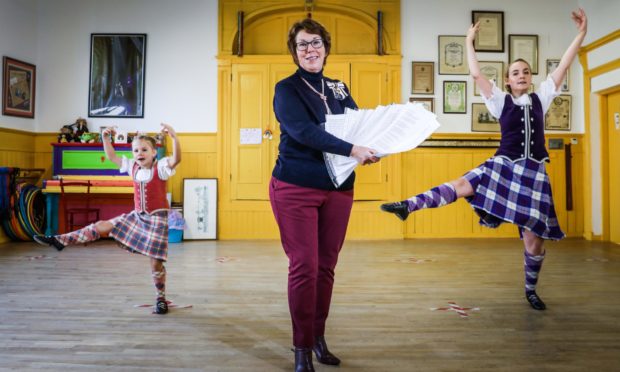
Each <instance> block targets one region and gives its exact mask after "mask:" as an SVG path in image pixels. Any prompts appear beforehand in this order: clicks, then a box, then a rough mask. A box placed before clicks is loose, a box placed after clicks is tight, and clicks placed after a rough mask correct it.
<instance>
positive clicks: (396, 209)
mask: <svg viewBox="0 0 620 372" xmlns="http://www.w3.org/2000/svg"><path fill="white" fill-rule="evenodd" d="M381 210H382V211H384V212H389V213H394V214H395V215H396V217H398V218H400V219H401V220H402V221H404V220H406V219H407V216H409V207H408V206H407V203H406V202H404V201H400V202H396V203H385V204H381Z"/></svg>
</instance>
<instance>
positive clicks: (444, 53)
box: [438, 35, 469, 75]
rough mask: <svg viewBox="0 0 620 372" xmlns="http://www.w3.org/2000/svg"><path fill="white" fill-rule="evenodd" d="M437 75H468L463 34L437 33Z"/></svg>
mask: <svg viewBox="0 0 620 372" xmlns="http://www.w3.org/2000/svg"><path fill="white" fill-rule="evenodd" d="M438 44H439V48H438V50H439V58H438V61H439V75H468V74H469V65H468V64H467V49H466V48H465V36H459V35H439V36H438Z"/></svg>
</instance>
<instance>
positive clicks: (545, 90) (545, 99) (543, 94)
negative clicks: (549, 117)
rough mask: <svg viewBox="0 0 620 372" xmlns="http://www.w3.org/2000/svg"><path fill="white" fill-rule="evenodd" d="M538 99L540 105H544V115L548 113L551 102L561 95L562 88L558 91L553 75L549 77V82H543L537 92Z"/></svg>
mask: <svg viewBox="0 0 620 372" xmlns="http://www.w3.org/2000/svg"><path fill="white" fill-rule="evenodd" d="M536 94H537V95H538V98H539V99H540V104H541V105H542V109H543V113H546V112H547V110H548V109H549V106H550V105H551V101H553V99H554V98H555V97H557V96H559V95H560V88H558V89H556V87H555V81H553V78H552V77H551V75H549V76H547V80H545V81H543V82H542V83H541V84H540V86H539V87H538V90H537V91H536Z"/></svg>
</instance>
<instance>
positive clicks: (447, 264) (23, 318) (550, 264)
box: [0, 239, 620, 372]
mask: <svg viewBox="0 0 620 372" xmlns="http://www.w3.org/2000/svg"><path fill="white" fill-rule="evenodd" d="M546 247H547V250H548V251H547V260H546V261H545V264H544V266H543V271H542V274H541V279H540V282H539V290H538V292H539V294H540V296H541V298H542V299H543V300H544V301H545V302H546V303H547V307H548V309H547V310H546V311H543V312H539V311H535V310H533V309H531V308H530V306H529V305H528V304H527V302H526V301H525V299H524V298H523V268H522V262H523V248H522V245H521V243H520V242H519V240H518V239H505V240H504V239H480V240H478V239H475V240H467V239H434V240H405V241H347V242H346V243H345V247H344V249H343V251H342V254H341V256H340V262H339V264H338V268H337V271H336V286H335V289H334V296H333V301H332V311H331V316H330V318H329V321H328V329H327V333H326V339H327V341H328V344H329V345H330V349H331V350H332V352H334V354H336V355H338V356H339V357H340V358H341V359H342V360H343V363H342V365H341V366H340V368H334V367H328V366H323V365H319V364H318V363H316V362H315V368H316V370H317V371H339V372H344V371H377V372H383V371H563V372H564V371H592V372H593V371H612V370H616V371H617V370H620V246H617V245H613V244H608V243H599V242H588V241H584V240H574V239H567V240H564V241H561V242H558V243H548V244H547V245H546ZM167 271H168V285H167V295H168V299H169V300H171V301H172V302H173V304H174V305H176V306H177V307H173V308H171V310H170V313H169V314H168V315H165V316H159V315H153V314H151V309H150V308H148V307H138V305H143V304H144V305H147V304H148V305H151V304H152V302H153V300H154V297H155V290H154V287H153V285H152V282H151V275H150V269H149V262H148V259H146V258H145V257H142V256H139V255H135V254H130V253H126V252H125V251H123V250H121V249H118V248H117V247H116V245H115V243H114V242H112V241H110V240H106V241H100V242H97V243H94V244H91V245H88V246H86V247H85V246H78V247H69V248H66V249H65V251H63V252H60V253H59V252H56V251H55V250H54V249H52V248H47V247H41V246H38V245H36V244H34V243H19V244H14V243H11V244H4V245H0V370H13V369H14V370H20V371H32V370H44V371H98V370H102V371H147V370H148V371H292V369H293V353H292V352H291V351H290V349H291V330H290V328H291V327H290V319H289V314H288V305H287V300H286V278H287V260H286V257H285V255H284V253H283V252H282V250H281V248H280V243H279V242H278V241H191V242H184V243H181V244H172V245H171V246H170V257H169V262H168V264H167Z"/></svg>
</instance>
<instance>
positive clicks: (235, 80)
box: [226, 56, 400, 201]
mask: <svg viewBox="0 0 620 372" xmlns="http://www.w3.org/2000/svg"><path fill="white" fill-rule="evenodd" d="M330 59H332V57H331V56H330ZM285 60H286V61H284V60H283V61H282V62H279V61H274V62H261V63H245V61H244V63H233V64H232V66H231V85H232V86H231V90H230V91H231V101H230V102H231V117H230V119H231V120H230V123H231V125H230V128H229V130H226V132H227V133H228V135H229V138H230V141H229V142H228V143H229V144H230V145H229V146H230V148H229V150H230V187H231V195H230V197H231V199H232V200H238V201H242V200H248V201H250V200H268V198H269V196H268V183H269V179H270V177H271V171H272V169H273V167H274V165H275V162H276V159H277V156H278V144H279V138H280V128H279V124H278V122H277V121H276V118H275V115H274V113H273V95H274V87H275V85H276V83H277V82H278V81H280V80H282V79H284V78H286V77H288V76H290V75H291V74H293V73H294V72H295V71H296V69H297V66H296V65H294V64H293V63H292V62H291V61H290V57H287V58H286V59H285ZM324 75H325V76H327V77H330V78H332V79H338V80H341V81H343V82H344V83H346V84H347V86H348V87H349V89H350V91H351V94H352V96H353V98H354V99H355V101H356V102H357V104H358V106H359V107H360V108H374V107H376V106H377V105H379V104H389V103H392V102H393V100H394V98H395V97H393V96H394V94H393V93H394V91H393V90H392V89H390V87H391V86H392V84H391V82H392V80H393V79H394V78H395V77H394V76H392V74H391V69H390V67H389V66H388V65H387V64H382V63H373V62H340V61H331V60H330V61H329V62H328V63H327V65H326V67H325V71H324ZM398 83H399V84H400V81H398ZM397 160H398V158H397V157H394V158H393V159H386V160H385V161H381V162H379V163H377V164H374V165H372V166H364V167H358V168H357V169H356V173H357V181H356V185H355V197H356V200H387V198H388V196H389V188H388V181H389V176H390V175H389V171H390V170H391V169H395V167H394V165H395V164H394V162H395V161H397Z"/></svg>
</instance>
